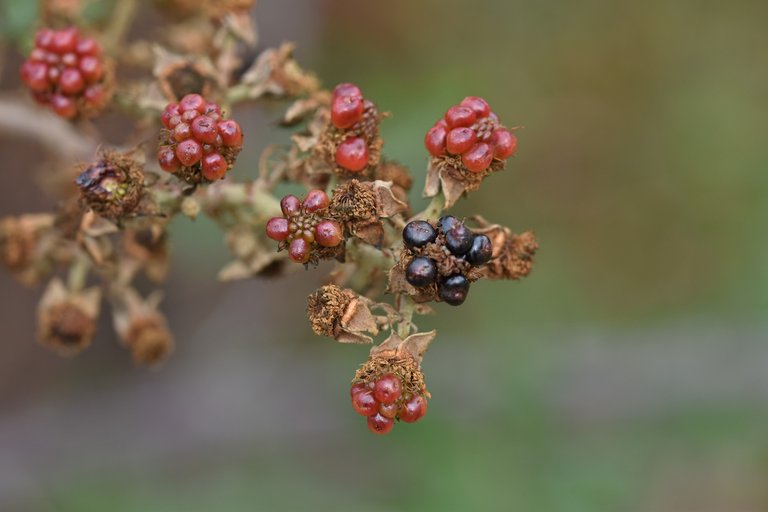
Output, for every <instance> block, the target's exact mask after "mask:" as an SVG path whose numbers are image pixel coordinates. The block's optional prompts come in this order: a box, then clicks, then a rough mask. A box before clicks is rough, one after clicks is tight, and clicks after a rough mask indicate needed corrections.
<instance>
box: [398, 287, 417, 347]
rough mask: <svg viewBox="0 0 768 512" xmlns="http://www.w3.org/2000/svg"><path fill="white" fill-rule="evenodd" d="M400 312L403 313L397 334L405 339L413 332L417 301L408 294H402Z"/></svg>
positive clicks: (399, 301)
mask: <svg viewBox="0 0 768 512" xmlns="http://www.w3.org/2000/svg"><path fill="white" fill-rule="evenodd" d="M398 305H399V309H398V311H399V313H400V314H401V315H402V317H403V318H402V320H401V321H400V324H399V325H398V326H397V335H398V336H400V337H401V338H403V339H405V338H407V337H408V335H409V334H411V327H413V313H414V312H415V311H416V303H415V302H413V299H411V298H410V297H409V296H408V295H400V296H399V297H398Z"/></svg>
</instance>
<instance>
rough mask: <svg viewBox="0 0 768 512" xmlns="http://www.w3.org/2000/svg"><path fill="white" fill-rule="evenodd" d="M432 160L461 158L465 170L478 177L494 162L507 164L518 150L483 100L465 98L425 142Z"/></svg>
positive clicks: (449, 110)
mask: <svg viewBox="0 0 768 512" xmlns="http://www.w3.org/2000/svg"><path fill="white" fill-rule="evenodd" d="M424 145H425V146H426V147H427V151H429V153H430V154H431V155H432V156H434V157H440V156H445V155H453V156H460V157H461V163H462V164H463V165H464V167H465V168H466V169H467V170H469V171H471V172H474V173H481V172H483V171H485V170H486V169H488V167H490V165H491V162H493V160H494V158H495V159H497V160H502V161H503V160H506V159H507V158H509V157H510V156H512V155H513V154H514V153H515V150H516V149H517V137H515V135H514V134H512V132H510V131H509V130H508V129H506V128H505V127H504V126H502V125H501V124H500V123H499V118H498V117H497V116H496V114H494V113H493V112H491V108H490V107H489V106H488V102H486V101H485V100H484V99H482V98H478V97H477V96H467V97H466V98H464V99H463V100H462V101H461V103H459V104H458V105H454V106H453V107H451V108H449V109H448V111H447V112H446V113H445V116H443V118H442V119H440V120H439V121H437V123H435V125H434V126H433V127H432V128H430V129H429V131H428V132H427V135H426V137H425V138H424Z"/></svg>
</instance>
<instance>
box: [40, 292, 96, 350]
mask: <svg viewBox="0 0 768 512" xmlns="http://www.w3.org/2000/svg"><path fill="white" fill-rule="evenodd" d="M100 304H101V290H99V288H96V287H93V288H89V289H86V290H82V291H77V292H75V291H71V290H69V289H67V287H66V286H65V285H64V283H63V282H62V281H61V280H60V279H58V278H54V279H52V280H51V281H50V283H49V284H48V287H47V288H46V290H45V292H44V293H43V296H42V298H41V299H40V303H39V304H38V309H37V338H38V341H39V342H40V343H41V344H42V345H43V346H45V347H48V348H50V349H52V350H54V351H55V352H57V353H58V354H59V355H62V356H72V355H75V354H77V353H78V352H80V351H82V350H83V349H85V348H86V347H88V346H89V345H90V344H91V341H92V340H93V335H94V333H95V332H96V317H98V315H99V306H100Z"/></svg>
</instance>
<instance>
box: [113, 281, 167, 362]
mask: <svg viewBox="0 0 768 512" xmlns="http://www.w3.org/2000/svg"><path fill="white" fill-rule="evenodd" d="M160 299H161V296H160V294H159V293H155V294H152V295H150V296H149V297H147V299H143V298H142V297H141V296H140V295H139V294H138V293H137V292H136V290H134V289H133V288H127V287H124V288H115V289H113V290H112V294H111V297H110V300H111V301H112V320H113V324H114V326H115V331H116V332H117V334H118V336H119V337H120V340H121V342H122V343H123V345H125V346H126V347H127V348H128V349H129V350H130V351H131V354H132V356H133V360H134V362H135V363H136V364H139V365H143V366H155V365H157V364H159V363H161V362H162V361H164V360H165V359H166V358H167V357H168V355H170V353H171V352H172V351H173V346H174V342H173V337H172V336H171V333H170V331H169V330H168V326H167V324H166V321H165V317H164V316H163V314H162V313H161V312H160V311H158V309H157V308H158V305H159V304H160Z"/></svg>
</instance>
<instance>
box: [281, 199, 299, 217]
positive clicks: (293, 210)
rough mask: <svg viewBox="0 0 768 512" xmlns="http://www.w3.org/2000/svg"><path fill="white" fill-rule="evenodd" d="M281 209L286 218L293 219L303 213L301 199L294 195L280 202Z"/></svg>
mask: <svg viewBox="0 0 768 512" xmlns="http://www.w3.org/2000/svg"><path fill="white" fill-rule="evenodd" d="M280 209H281V210H282V211H283V215H285V216H286V217H292V216H294V215H296V214H298V213H299V212H300V211H301V199H299V198H298V197H296V196H294V195H293V194H290V195H287V196H285V197H284V198H282V199H281V200H280Z"/></svg>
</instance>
